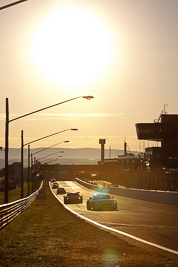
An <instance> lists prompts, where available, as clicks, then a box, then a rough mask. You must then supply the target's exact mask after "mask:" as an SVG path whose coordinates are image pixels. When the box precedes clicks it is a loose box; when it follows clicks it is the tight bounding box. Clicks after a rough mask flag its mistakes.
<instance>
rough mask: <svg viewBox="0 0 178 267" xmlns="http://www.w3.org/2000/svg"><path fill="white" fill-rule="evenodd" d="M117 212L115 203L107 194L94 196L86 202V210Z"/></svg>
mask: <svg viewBox="0 0 178 267" xmlns="http://www.w3.org/2000/svg"><path fill="white" fill-rule="evenodd" d="M91 209H93V210H117V201H116V200H114V199H113V197H111V196H110V195H108V194H94V195H93V196H91V197H90V198H89V199H88V200H87V210H91Z"/></svg>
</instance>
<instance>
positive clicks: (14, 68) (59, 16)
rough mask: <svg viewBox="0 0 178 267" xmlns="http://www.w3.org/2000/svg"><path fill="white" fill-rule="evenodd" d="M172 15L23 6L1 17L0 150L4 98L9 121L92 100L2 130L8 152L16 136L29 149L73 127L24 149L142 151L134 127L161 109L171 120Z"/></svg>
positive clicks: (116, 6)
mask: <svg viewBox="0 0 178 267" xmlns="http://www.w3.org/2000/svg"><path fill="white" fill-rule="evenodd" d="M5 4H7V1H5V0H2V1H1V3H0V5H1V6H3V5H5ZM177 12H178V1H177V0H170V1H167V0H157V1H154V0H145V1H139V0H134V1H133V0H113V1H107V0H102V1H101V0H95V1H91V0H86V1H82V0H69V1H64V0H62V1H55V0H54V1H53V0H52V1H47V0H43V1H42V0H38V1H34V0H30V1H26V2H23V3H21V4H18V5H16V6H13V7H10V8H7V9H4V10H1V11H0V15H1V16H0V31H1V43H0V48H1V49H0V59H1V61H0V62H1V63H0V72H1V105H0V146H2V147H4V144H5V140H4V138H5V99H6V98H8V99H9V113H10V115H9V117H10V119H13V118H16V117H19V116H21V115H23V114H26V113H30V112H33V111H35V110H39V109H41V108H44V107H47V106H50V105H53V104H56V103H59V102H63V101H65V100H68V99H72V98H75V97H78V96H86V95H92V96H94V99H92V100H90V101H87V100H86V99H82V98H79V99H76V100H74V101H70V102H68V103H65V104H62V105H59V106H56V107H54V108H50V109H48V110H45V111H42V112H39V113H36V114H34V115H30V116H27V117H25V118H23V119H19V120H17V121H14V122H10V124H9V147H10V148H20V146H21V140H20V136H21V130H23V131H24V143H28V142H31V141H33V140H36V139H38V138H41V137H43V136H47V135H50V134H52V133H55V132H59V131H63V130H65V129H71V128H77V129H78V131H76V132H73V131H66V132H63V133H61V134H58V135H55V136H53V137H50V138H47V139H45V140H41V141H39V142H36V143H34V144H32V145H31V148H37V147H48V146H50V145H53V144H55V143H57V142H62V141H64V140H69V141H70V142H69V143H68V144H67V143H66V144H65V147H66V148H85V147H89V148H100V145H99V138H106V147H107V148H109V146H111V148H112V149H116V150H122V149H123V142H124V140H126V142H127V143H128V145H129V148H130V150H131V151H143V150H144V147H145V143H139V141H138V140H137V135H136V129H135V124H136V123H139V122H153V120H154V119H158V117H159V115H160V112H161V111H162V110H163V109H164V105H165V109H166V112H168V114H177V113H178V107H177V98H178V90H177V84H178V78H177V71H178V53H177V47H178V30H177V25H178V16H177ZM167 104H168V105H167ZM146 145H147V144H146ZM153 145H154V146H157V144H156V143H155V142H154V143H153ZM62 146H63V147H64V143H63V144H62ZM149 146H151V142H149ZM0 153H2V152H0Z"/></svg>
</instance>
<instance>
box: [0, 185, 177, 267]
mask: <svg viewBox="0 0 178 267" xmlns="http://www.w3.org/2000/svg"><path fill="white" fill-rule="evenodd" d="M0 242H1V243H0V247H1V250H0V258H1V261H0V266H4V267H5V266H6V267H8V266H13V267H17V266H18V267H26V266H28V267H29V266H33V267H37V266H38V267H39V266H45V267H46V266H47V267H49V266H51V267H55V266H60V267H70V266H72V267H90V266H91V267H100V266H102V267H111V266H112V267H116V266H120V267H126V266H128V267H134V266H135V267H153V266H154V267H177V266H178V265H176V263H173V262H172V261H171V260H169V259H167V258H166V257H164V256H162V255H160V254H158V253H154V252H148V251H145V250H141V249H139V248H137V247H136V246H133V245H129V244H128V243H127V242H125V241H123V240H121V239H119V238H117V237H116V236H114V235H111V234H110V233H108V232H105V231H103V230H101V229H98V228H96V227H95V226H93V225H91V224H88V223H86V222H85V221H83V220H81V219H79V218H77V217H75V216H74V215H72V214H71V213H70V212H69V211H67V210H65V209H64V208H63V206H62V205H61V204H60V203H59V202H58V201H57V199H56V198H55V197H54V196H53V195H52V194H51V192H50V189H49V187H48V186H47V188H46V200H35V201H34V202H33V204H32V205H31V206H30V207H29V208H28V210H26V211H25V212H23V213H22V214H21V215H19V216H18V217H17V218H16V219H15V220H14V221H12V222H11V223H10V224H9V225H7V226H6V227H5V228H3V229H2V230H1V239H0Z"/></svg>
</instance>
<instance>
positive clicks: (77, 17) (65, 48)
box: [32, 6, 113, 87]
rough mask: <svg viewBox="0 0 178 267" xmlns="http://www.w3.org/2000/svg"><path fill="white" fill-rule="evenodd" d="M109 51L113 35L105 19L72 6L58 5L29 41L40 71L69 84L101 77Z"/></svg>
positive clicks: (86, 81)
mask: <svg viewBox="0 0 178 267" xmlns="http://www.w3.org/2000/svg"><path fill="white" fill-rule="evenodd" d="M112 53H113V43H112V38H111V35H110V32H109V30H108V29H107V28H106V26H105V25H104V23H102V21H100V20H99V19H98V18H97V17H95V16H94V15H93V14H91V13H89V12H87V11H83V10H81V9H77V8H75V7H73V6H65V7H63V8H61V9H60V10H58V11H57V12H55V13H53V14H52V15H51V16H50V17H49V18H48V19H47V20H46V21H45V22H43V23H42V25H40V27H39V28H38V30H37V31H36V33H35V36H34V39H33V43H32V56H33V58H34V59H35V64H36V66H37V67H38V69H39V70H40V71H41V72H42V73H43V75H45V77H48V78H50V80H51V81H53V82H55V83H59V84H62V85H65V86H69V87H76V86H81V85H86V84H89V83H91V82H93V81H94V80H95V79H97V78H99V77H101V75H102V74H104V72H105V71H106V69H107V68H109V63H110V60H111V58H112Z"/></svg>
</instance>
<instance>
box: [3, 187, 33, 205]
mask: <svg viewBox="0 0 178 267" xmlns="http://www.w3.org/2000/svg"><path fill="white" fill-rule="evenodd" d="M31 188H32V186H31V183H30V192H31ZM27 196H28V183H27V182H25V183H24V197H27ZM8 198H9V201H8V202H13V201H15V200H18V199H20V198H21V187H18V188H16V189H13V190H10V191H8ZM2 204H4V192H0V205H2Z"/></svg>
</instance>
